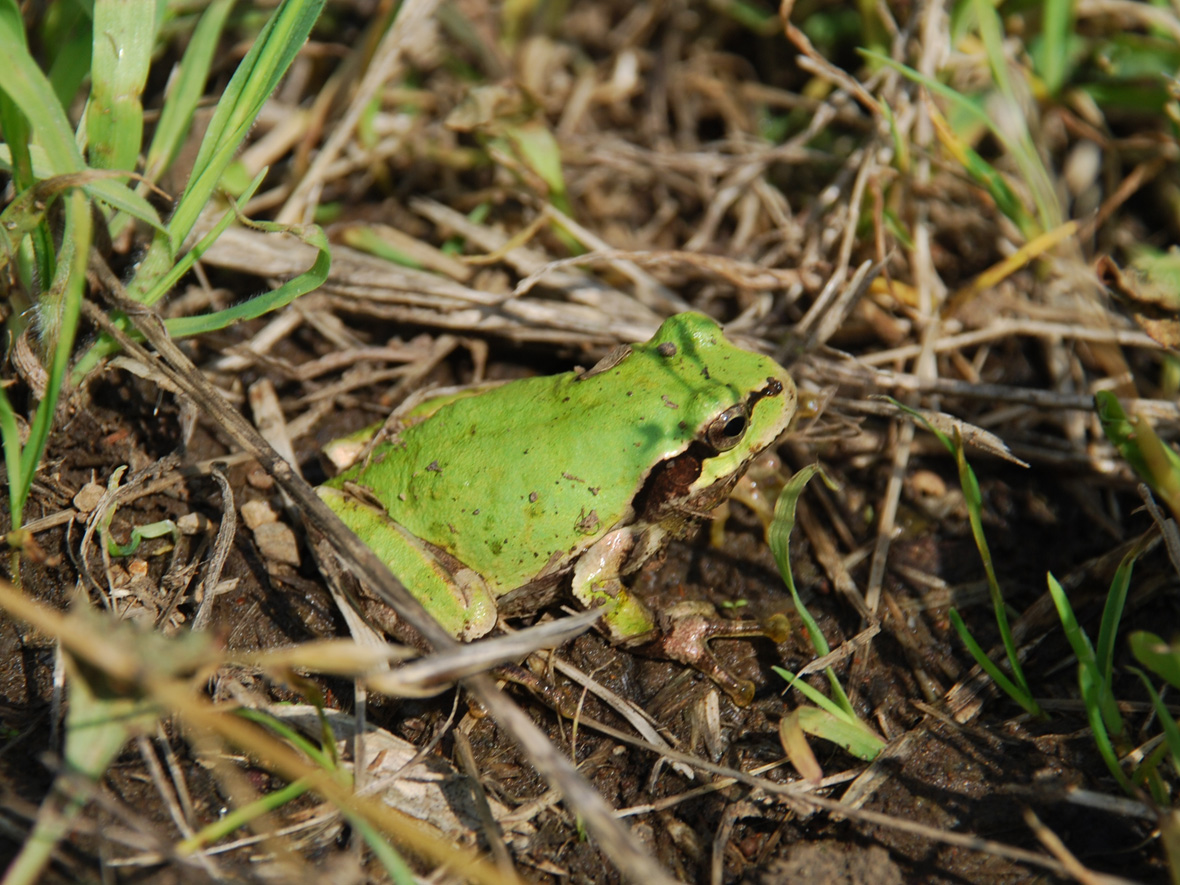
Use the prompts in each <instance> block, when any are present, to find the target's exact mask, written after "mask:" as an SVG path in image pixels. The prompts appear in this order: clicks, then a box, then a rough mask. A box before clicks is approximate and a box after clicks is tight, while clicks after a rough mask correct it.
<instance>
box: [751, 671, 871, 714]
mask: <svg viewBox="0 0 1180 885" xmlns="http://www.w3.org/2000/svg"><path fill="white" fill-rule="evenodd" d="M771 669H772V670H774V672H775V673H777V674H778V675H779V676H781V677H782V678H783V679H785V680H786V682H787V687H786V689H784V691H787V690H790V689H792V688H794V689H798V691H799V692H800V693H801V694H802V695H803V696H804V697H805V698H807V700H809V701H811V702H812V703H813V704H815V705H816V706H817V707H822V708H823V709H825V710H827V711H828V712H829V713H831V714H832V715H833V716H836V717H838V718H840V719H843V720H844V721H845V722H854V721H856V714H855V713H853V712H851V711H850V710H845V709H844V708H843V707H841V706H840V704H838V703H837V702H836V701H834V700H832V699H831V698H830V697H828V696H827V695H826V694H824V693H823V692H822V691H820V690H819V689H817V688H814V687H812V685H811V683H809V682H804V681H803V680H802V679H800V678H799V677H798V676H796V675H795V674H794V673H792V672H791V671H790V670H787V669H786V668H784V667H771Z"/></svg>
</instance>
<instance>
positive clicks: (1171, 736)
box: [1127, 667, 1180, 774]
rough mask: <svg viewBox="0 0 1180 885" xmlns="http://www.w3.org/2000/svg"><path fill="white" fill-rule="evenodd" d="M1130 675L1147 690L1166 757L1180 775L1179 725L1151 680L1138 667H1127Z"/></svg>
mask: <svg viewBox="0 0 1180 885" xmlns="http://www.w3.org/2000/svg"><path fill="white" fill-rule="evenodd" d="M1127 669H1129V670H1130V671H1131V672H1132V673H1134V674H1135V675H1136V676H1138V677H1139V679H1140V681H1142V683H1143V687H1144V688H1145V689H1147V694H1148V696H1149V697H1150V698H1151V706H1152V707H1153V708H1154V709H1155V715H1156V718H1157V719H1159V722H1160V730H1161V731H1162V732H1163V734H1164V743H1165V744H1167V747H1168V755H1169V756H1170V757H1171V761H1172V769H1173V770H1174V771H1175V772H1176V773H1177V774H1180V725H1177V723H1176V719H1175V717H1174V716H1173V715H1172V711H1171V710H1169V709H1168V706H1167V704H1165V703H1164V699H1163V698H1161V697H1160V693H1159V692H1158V691H1156V690H1155V686H1154V685H1152V684H1151V680H1150V679H1149V678H1148V676H1147V674H1146V673H1144V672H1143V671H1142V670H1140V669H1139V668H1138V667H1128V668H1127Z"/></svg>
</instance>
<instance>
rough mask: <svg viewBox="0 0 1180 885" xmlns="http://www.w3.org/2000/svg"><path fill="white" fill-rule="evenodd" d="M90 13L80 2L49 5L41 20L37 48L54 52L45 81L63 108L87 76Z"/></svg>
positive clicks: (91, 41)
mask: <svg viewBox="0 0 1180 885" xmlns="http://www.w3.org/2000/svg"><path fill="white" fill-rule="evenodd" d="M90 12H91V11H90V10H88V9H86V7H85V6H84V5H83V4H82V3H53V4H50V5H49V8H48V9H47V10H46V12H45V18H44V20H43V21H42V26H41V45H42V46H43V47H46V48H50V47H53V51H54V55H53V61H52V62H51V63H50V65H49V82H50V84H52V86H53V92H54V94H55V95H56V96H57V101H58V103H59V104H60V105H61V106H62V107H63V108H65V107H69V106H70V103H71V102H72V101H73V100H74V96H76V95H77V94H78V90H79V89H81V88H82V83H83V81H84V80H85V79H86V77H87V76H89V74H90V49H91V46H92V45H93V38H92V36H91V33H90V32H91V25H92V23H93V18H92V17H91V14H90Z"/></svg>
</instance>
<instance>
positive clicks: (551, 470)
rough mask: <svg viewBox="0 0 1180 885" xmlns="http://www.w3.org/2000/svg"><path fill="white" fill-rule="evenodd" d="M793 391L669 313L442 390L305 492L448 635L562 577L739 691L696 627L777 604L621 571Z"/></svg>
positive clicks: (741, 696) (723, 471) (711, 492)
mask: <svg viewBox="0 0 1180 885" xmlns="http://www.w3.org/2000/svg"><path fill="white" fill-rule="evenodd" d="M796 399H797V397H796V391H795V384H794V382H793V381H792V380H791V376H790V375H789V374H787V372H786V370H784V369H783V368H782V367H781V366H779V365H778V364H777V363H775V362H774V361H773V360H771V359H770V358H769V357H766V356H762V355H760V354H756V353H751V352H750V351H747V350H743V349H742V348H739V347H736V346H735V345H733V344H731V343H730V342H729V341H727V340H726V339H725V337H724V336H723V334H722V331H721V328H720V327H719V326H718V325H717V324H716V323H715V322H714V321H713V320H711V319H709V318H708V317H705V316H703V315H701V314H697V313H683V314H679V315H677V316H674V317H672V318H670V319H668V320H666V321H665V322H664V323H663V325H661V326H660V328H659V330H658V331H657V332H656V334H655V336H654V337H653V338H652V339H651V340H650V341H647V342H645V343H640V344H633V345H627V346H623V347H620V348H617V349H616V350H614V351H613V352H612V353H610V354H608V355H607V356H606V357H605V358H604V359H603V360H602V361H600V362H599V363H598V364H597V365H596V366H594V367H593V368H591V369H589V370H588V371H573V372H566V373H564V374H560V375H551V376H546V377H537V378H527V379H523V380H519V381H513V382H510V383H507V384H504V385H501V386H499V387H494V388H491V389H485V390H481V391H475V392H473V393H471V394H470V395H460V396H458V397H451V398H447V399H445V400H440V402H442V405H440V406H438V407H437V408H436V409H433V410H430V411H428V414H427V415H426V416H425V417H421V418H418V419H414V420H416V423H410V424H408V426H404V427H402V428H401V429H400V430H399V431H398V433H397V434H396V435H395V436H394V437H393V438H392V439H390V440H389V441H386V442H382V443H381V444H379V445H378V446H376V447H375V448H374V450H373V451H372V453H371V455H370V456H369V457H368V458H367V459H365V460H364V461H363V462H362V463H359V464H356V465H354V466H352V467H351V468H350V469H348V470H346V471H345V472H343V473H341V474H340V475H338V476H336V477H335V478H333V479H331V480H329V481H328V482H327V483H325V484H324V485H322V486H321V487H320V488H319V494H320V496H321V497H322V498H323V500H324V501H326V502H327V504H328V505H329V506H330V507H331V508H332V509H333V510H334V511H335V512H336V513H337V514H339V516H340V517H341V519H343V520H344V522H345V523H346V524H347V525H348V526H349V527H350V528H351V529H352V530H353V531H354V532H356V534H357V535H358V536H359V537H360V538H361V539H362V540H363V541H364V542H365V543H367V544H368V545H369V546H370V547H372V548H373V550H374V551H375V552H376V553H377V554H378V555H379V556H380V557H381V558H382V559H383V560H384V561H385V563H386V564H387V565H388V566H389V568H390V569H391V570H392V571H393V573H394V574H395V575H397V577H398V578H399V579H400V580H401V582H402V583H403V584H404V585H405V586H406V588H407V589H408V590H409V591H410V592H411V593H413V594H414V595H415V596H416V597H417V598H418V599H419V600H420V601H421V602H422V604H423V605H424V606H425V607H426V608H427V610H428V611H430V612H431V613H432V614H433V615H434V616H435V618H437V619H438V620H439V622H440V623H441V624H442V625H443V626H444V627H445V628H446V629H447V630H448V631H450V632H451V633H452V634H453V635H454V636H455V637H457V638H459V639H474V638H477V637H480V636H483V635H484V634H486V633H487V632H488V631H490V630H491V629H492V628H493V627H494V626H495V624H496V620H497V618H498V617H499V616H500V615H501V614H510V613H520V612H521V608H522V606H521V600H524V606H525V610H526V611H527V608H528V606H530V605H531V606H534V607H535V606H536V605H537V604H539V603H537V602H536V600H538V599H547V598H552V597H553V596H554V595H555V594H554V591H559V590H562V589H564V588H566V587H568V588H570V589H571V590H572V593H573V596H574V597H575V598H576V599H577V600H578V601H579V602H580V603H581V604H582V605H584V606H586V607H593V606H599V607H601V609H602V619H601V620H600V622H599V623H600V624H601V625H603V627H604V629H605V631H606V632H607V633H609V635H610V637H611V639H612V640H613V641H615V642H617V643H620V644H622V645H625V646H627V647H635V648H641V647H642V648H643V650H644V651H645V652H653V653H655V654H658V655H660V656H663V657H667V658H671V659H673V660H677V661H680V662H682V663H688V664H691V665H693V666H695V667H697V669H699V670H701V671H702V672H705V673H707V674H708V675H709V676H710V677H712V678H713V679H714V680H715V681H716V682H717V683H718V684H719V685H720V686H721V687H722V688H723V689H725V690H726V691H727V692H728V693H729V694H730V696H731V697H733V698H734V700H736V701H737V702H738V703H742V704H745V703H749V701H750V700H751V699H752V697H753V693H754V686H753V685H752V684H751V683H749V682H748V681H747V680H742V679H738V678H737V677H735V676H733V675H732V674H731V673H729V672H728V671H727V670H726V669H725V668H724V667H722V666H721V664H720V663H719V662H718V661H717V660H716V658H714V657H713V655H712V653H711V652H710V651H709V648H708V641H709V640H710V639H712V638H714V637H717V636H748V635H764V636H769V637H770V638H771V639H773V640H774V641H776V642H781V641H783V640H784V639H785V638H786V635H787V622H786V617H785V616H784V615H775V616H774V617H772V618H768V619H766V620H765V621H733V620H724V619H720V618H718V617H716V615H715V613H713V614H712V616H711V617H710V616H709V615H707V614H704V613H702V611H701V608H700V606H699V605H698V606H687V607H685V606H680V607H677V609H678V610H676V611H672V612H668V611H664V612H653V611H652V610H651V609H650V608H649V607H648V606H647V605H646V604H645V603H644V602H643V601H642V600H641V599H639V598H638V597H637V596H635V595H633V594H632V592H631V591H630V590H629V589H628V588H627V587H626V585H625V584H624V583H623V580H622V579H623V578H624V577H625V576H627V575H629V574H631V573H632V572H634V571H635V570H636V569H638V568H639V566H641V565H642V564H643V563H644V561H646V560H647V559H648V558H650V557H651V556H652V555H653V554H654V553H656V552H657V551H658V550H660V549H661V547H662V546H663V544H664V542H665V541H666V540H667V539H668V538H670V537H679V536H683V535H684V534H685V533H686V532H687V531H688V529H689V528H691V527H692V526H693V525H694V524H696V523H697V522H698V521H699V520H700V519H701V518H703V517H706V516H707V515H708V514H709V511H711V510H712V509H713V508H714V507H716V506H717V505H718V504H720V503H721V502H722V501H724V500H725V499H726V498H727V497H728V495H729V493H730V490H731V489H732V488H733V486H734V484H735V483H736V482H737V481H738V479H739V478H740V477H741V476H742V474H743V473H744V472H745V470H746V467H747V465H748V464H749V462H750V460H751V459H752V458H754V457H755V456H756V455H757V454H758V453H759V452H761V451H762V450H763V449H765V448H766V447H768V446H769V445H771V444H772V443H773V442H774V441H775V440H776V439H777V438H778V436H779V435H780V434H782V432H783V431H784V430H785V429H786V427H787V425H788V423H789V422H790V420H791V418H792V416H793V415H794V414H795V410H796ZM428 405H429V404H428ZM529 600H532V602H529ZM681 609H684V610H681Z"/></svg>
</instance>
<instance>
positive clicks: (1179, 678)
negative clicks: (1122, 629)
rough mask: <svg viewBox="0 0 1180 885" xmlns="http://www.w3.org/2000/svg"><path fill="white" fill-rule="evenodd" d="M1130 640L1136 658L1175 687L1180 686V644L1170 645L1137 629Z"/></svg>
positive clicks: (1153, 635)
mask: <svg viewBox="0 0 1180 885" xmlns="http://www.w3.org/2000/svg"><path fill="white" fill-rule="evenodd" d="M1128 641H1129V643H1130V645H1131V654H1133V655H1134V656H1135V660H1137V661H1138V662H1139V663H1141V664H1142V665H1143V666H1144V667H1146V668H1147V669H1148V670H1150V671H1151V672H1152V673H1154V674H1155V675H1157V676H1159V677H1161V678H1162V679H1164V681H1166V682H1167V683H1168V684H1169V685H1171V686H1172V687H1173V688H1180V644H1173V645H1169V644H1168V643H1166V642H1165V641H1164V640H1163V638H1161V637H1159V636H1157V635H1156V634H1154V633H1149V632H1147V631H1146V630H1136V631H1135V632H1134V633H1132V634H1131V635H1130V637H1129V639H1128Z"/></svg>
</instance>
